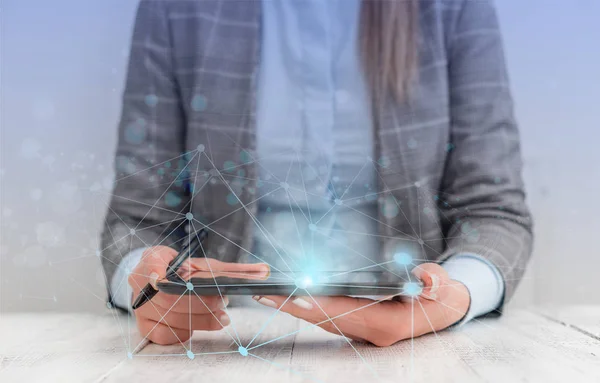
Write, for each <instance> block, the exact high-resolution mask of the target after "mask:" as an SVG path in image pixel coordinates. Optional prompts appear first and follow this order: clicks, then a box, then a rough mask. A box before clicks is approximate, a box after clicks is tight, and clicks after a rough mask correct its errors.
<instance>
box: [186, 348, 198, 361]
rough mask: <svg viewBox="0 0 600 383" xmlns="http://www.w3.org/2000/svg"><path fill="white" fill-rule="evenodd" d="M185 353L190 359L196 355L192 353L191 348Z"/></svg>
mask: <svg viewBox="0 0 600 383" xmlns="http://www.w3.org/2000/svg"><path fill="white" fill-rule="evenodd" d="M186 354H187V357H188V358H190V359H194V358H195V357H196V355H194V353H193V352H192V350H188V351H187V352H186Z"/></svg>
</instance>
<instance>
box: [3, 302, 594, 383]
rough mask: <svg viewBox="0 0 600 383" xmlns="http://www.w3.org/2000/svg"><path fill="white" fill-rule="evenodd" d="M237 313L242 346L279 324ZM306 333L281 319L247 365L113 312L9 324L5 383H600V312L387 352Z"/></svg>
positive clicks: (510, 318)
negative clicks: (141, 328)
mask: <svg viewBox="0 0 600 383" xmlns="http://www.w3.org/2000/svg"><path fill="white" fill-rule="evenodd" d="M231 311H232V314H231V315H232V319H233V324H234V325H235V328H236V330H237V332H238V335H239V337H240V339H241V340H242V343H243V344H247V343H248V342H249V341H250V339H252V337H253V336H254V335H255V334H256V333H257V332H259V331H260V329H261V328H262V327H263V325H264V323H265V321H266V320H267V319H268V318H269V316H270V315H271V313H272V311H267V310H262V309H249V308H243V309H242V308H238V309H232V310H231ZM308 326H309V325H308V324H306V323H304V322H300V321H297V320H295V319H293V318H291V317H289V316H287V315H285V314H280V315H277V316H276V317H275V318H274V319H273V321H272V322H270V324H269V325H268V326H266V327H265V329H264V331H262V332H261V333H260V335H259V336H258V337H257V338H256V340H255V341H254V342H253V345H252V346H259V347H257V348H254V349H252V350H251V351H250V353H251V355H249V356H242V355H241V354H240V353H238V352H237V345H236V344H235V343H234V342H233V341H232V338H231V337H229V336H228V335H227V334H226V333H225V332H222V331H221V332H213V333H206V332H202V333H197V334H195V335H194V338H193V339H192V344H191V351H192V352H193V353H194V355H193V359H190V358H189V357H188V356H187V354H186V349H184V348H183V346H181V345H177V346H168V347H164V346H158V345H155V344H149V343H148V342H146V341H142V338H141V336H140V335H139V334H138V333H137V332H136V330H135V328H134V323H133V322H132V321H131V320H130V318H128V317H127V316H124V315H121V314H118V313H116V312H107V313H106V314H105V315H100V316H98V315H90V314H48V313H44V314H3V315H2V316H1V318H0V382H7V383H8V382H146V383H150V382H169V383H170V382H187V383H189V382H244V383H250V382H261V383H267V382H431V383H436V382H480V381H483V382H544V383H545V382H578V383H581V382H600V307H598V306H594V307H592V306H588V307H579V306H578V307H566V308H561V309H536V310H529V311H525V310H522V311H518V310H513V311H509V312H508V313H507V314H505V315H504V316H503V317H502V318H499V319H486V320H484V321H480V322H473V323H470V324H467V325H466V326H464V327H463V328H461V329H459V330H451V331H445V332H440V333H439V334H437V335H435V334H431V335H427V336H424V337H421V338H417V339H415V340H414V342H411V341H410V340H408V341H404V342H400V343H398V344H396V345H394V346H392V347H388V348H377V347H374V346H369V345H366V344H362V343H356V342H353V343H352V344H353V346H354V347H355V348H356V350H354V349H353V348H352V347H351V346H350V345H349V344H348V343H347V342H346V341H345V340H344V339H343V338H341V337H339V336H335V335H332V334H328V333H326V332H324V331H323V330H321V329H319V328H315V327H308ZM298 330H301V331H298ZM293 331H298V332H296V333H295V334H294V335H290V336H287V337H283V338H281V339H279V340H277V341H273V342H271V343H268V344H264V345H261V344H262V343H264V342H267V341H269V340H272V339H275V338H277V337H280V336H282V335H285V334H289V333H291V332H293ZM232 335H233V336H234V337H235V335H234V334H233V332H232ZM138 345H139V347H137V349H136V350H135V352H133V353H132V354H131V355H128V350H133V349H135V348H136V346H138ZM187 346H189V344H188V345H186V347H187ZM359 354H360V355H359Z"/></svg>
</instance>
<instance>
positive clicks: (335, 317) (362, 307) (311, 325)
mask: <svg viewBox="0 0 600 383" xmlns="http://www.w3.org/2000/svg"><path fill="white" fill-rule="evenodd" d="M400 295H402V293H399V294H393V295H388V296H385V297H383V298H381V299H379V300H376V301H373V302H372V303H369V304H367V305H364V306H361V307H358V308H355V309H353V310H350V311H348V312H345V313H343V314H340V315H336V316H334V317H331V318H329V319H326V320H322V321H321V322H318V323H313V324H310V325H308V326H306V327H303V328H301V329H298V330H296V331H292V332H290V333H288V334H285V335H281V336H278V337H277V338H274V339H271V340H269V341H266V342H263V343H261V344H259V345H256V346H254V347H251V348H249V349H248V351H251V350H253V349H255V348H258V347H261V346H265V345H267V344H269V343H273V342H276V341H278V340H281V339H283V338H287V337H288V336H292V335H295V334H298V333H300V332H302V331H306V330H310V329H311V328H314V327H318V326H319V325H322V324H323V323H327V322H330V321H333V320H335V319H338V318H342V317H344V316H346V315H349V314H352V313H353V312H356V311H359V310H362V309H366V308H367V307H371V306H373V305H376V304H378V303H380V302H383V301H385V300H388V299H392V298H394V297H397V296H400Z"/></svg>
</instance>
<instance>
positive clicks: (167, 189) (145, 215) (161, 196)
mask: <svg viewBox="0 0 600 383" xmlns="http://www.w3.org/2000/svg"><path fill="white" fill-rule="evenodd" d="M197 155H198V153H196V154H194V157H196V156H197ZM194 157H192V158H191V159H190V161H189V162H188V163H187V164H186V165H185V166H184V167H182V168H181V171H180V172H179V174H177V177H175V178H174V179H173V181H171V183H170V184H169V186H167V187H166V188H165V191H164V192H163V193H162V194H161V195H160V196H159V197H158V199H157V200H156V202H154V204H153V205H152V206H151V207H150V209H148V212H147V213H146V214H144V216H143V217H142V219H141V220H140V222H139V223H138V224H137V225H136V226H135V227H134V228H133V229H134V230H135V229H137V228H138V227H139V226H140V224H141V223H142V222H144V220H145V219H146V217H147V216H148V214H150V212H151V211H152V209H154V207H155V206H156V204H158V201H160V200H161V199H162V198H163V196H164V195H165V194H167V191H169V188H170V187H171V185H173V184H174V183H175V181H176V180H177V178H178V177H179V176H181V173H183V171H184V170H186V168H187V167H188V166H190V162H191V161H192V160H193V159H194Z"/></svg>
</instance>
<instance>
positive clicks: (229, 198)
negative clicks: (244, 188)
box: [227, 193, 239, 205]
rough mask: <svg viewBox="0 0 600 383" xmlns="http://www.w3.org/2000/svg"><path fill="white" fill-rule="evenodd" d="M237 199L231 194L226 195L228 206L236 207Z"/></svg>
mask: <svg viewBox="0 0 600 383" xmlns="http://www.w3.org/2000/svg"><path fill="white" fill-rule="evenodd" d="M238 202H239V201H238V198H237V197H236V196H235V194H233V193H229V194H228V195H227V203H228V204H230V205H236V204H237V203H238Z"/></svg>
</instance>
